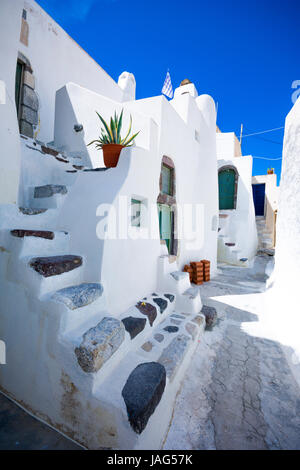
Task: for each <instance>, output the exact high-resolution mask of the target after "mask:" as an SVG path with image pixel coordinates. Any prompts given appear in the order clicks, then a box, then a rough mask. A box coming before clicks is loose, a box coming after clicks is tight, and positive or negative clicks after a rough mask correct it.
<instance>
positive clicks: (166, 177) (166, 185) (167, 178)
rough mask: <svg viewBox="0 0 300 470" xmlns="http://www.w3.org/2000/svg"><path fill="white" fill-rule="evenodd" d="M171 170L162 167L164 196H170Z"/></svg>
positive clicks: (164, 166)
mask: <svg viewBox="0 0 300 470" xmlns="http://www.w3.org/2000/svg"><path fill="white" fill-rule="evenodd" d="M172 172H173V170H172V168H169V167H168V166H166V165H163V166H162V171H161V174H162V192H163V193H164V194H169V195H170V196H172V190H173V188H172Z"/></svg>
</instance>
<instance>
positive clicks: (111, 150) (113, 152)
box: [102, 144, 124, 168]
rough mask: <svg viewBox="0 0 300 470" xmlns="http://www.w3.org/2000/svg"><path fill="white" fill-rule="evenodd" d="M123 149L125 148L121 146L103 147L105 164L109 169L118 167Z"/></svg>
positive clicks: (110, 145)
mask: <svg viewBox="0 0 300 470" xmlns="http://www.w3.org/2000/svg"><path fill="white" fill-rule="evenodd" d="M122 148H124V146H123V145H119V144H105V145H102V150H103V158H104V164H105V166H106V167H107V168H114V167H116V166H117V164H118V161H119V157H120V153H121V150H122Z"/></svg>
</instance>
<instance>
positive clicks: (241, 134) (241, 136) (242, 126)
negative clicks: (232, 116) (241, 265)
mask: <svg viewBox="0 0 300 470" xmlns="http://www.w3.org/2000/svg"><path fill="white" fill-rule="evenodd" d="M243 128H244V125H243V123H242V124H241V133H240V146H242V138H243Z"/></svg>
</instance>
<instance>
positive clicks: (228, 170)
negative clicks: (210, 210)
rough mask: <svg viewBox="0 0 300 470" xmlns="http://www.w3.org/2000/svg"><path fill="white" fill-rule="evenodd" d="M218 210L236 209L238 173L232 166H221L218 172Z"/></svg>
mask: <svg viewBox="0 0 300 470" xmlns="http://www.w3.org/2000/svg"><path fill="white" fill-rule="evenodd" d="M218 180H219V210H225V209H236V199H237V185H238V172H237V169H236V168H235V167H234V166H229V165H228V166H223V167H222V168H220V169H219V172H218Z"/></svg>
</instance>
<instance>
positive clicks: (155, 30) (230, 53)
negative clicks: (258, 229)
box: [38, 0, 300, 176]
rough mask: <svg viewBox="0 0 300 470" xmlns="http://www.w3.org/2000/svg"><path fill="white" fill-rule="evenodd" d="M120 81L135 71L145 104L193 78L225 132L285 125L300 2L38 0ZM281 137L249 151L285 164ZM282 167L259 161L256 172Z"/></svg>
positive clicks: (251, 141)
mask: <svg viewBox="0 0 300 470" xmlns="http://www.w3.org/2000/svg"><path fill="white" fill-rule="evenodd" d="M38 3H39V4H40V5H41V6H42V7H43V8H44V9H45V10H46V11H47V12H48V13H49V14H50V15H51V16H52V17H53V18H54V19H55V20H56V21H57V22H58V23H59V24H60V25H61V26H62V27H63V28H64V29H65V30H66V31H67V32H68V33H69V34H70V35H71V36H72V37H73V38H74V39H75V40H76V41H77V42H78V43H79V44H80V45H81V46H82V47H83V48H84V49H85V50H86V51H87V52H88V53H89V54H90V55H91V56H92V57H93V58H94V59H95V60H96V61H97V62H98V63H99V64H100V65H101V66H102V67H103V68H104V69H105V70H106V71H107V72H108V73H109V74H110V75H111V76H112V77H113V78H114V79H115V80H117V79H118V76H119V74H120V73H121V72H122V71H124V70H127V71H129V72H132V73H134V75H135V78H136V81H137V99H140V98H145V97H149V96H155V95H159V94H160V92H161V88H162V85H163V81H164V78H165V75H166V71H167V69H168V68H169V69H170V74H171V79H172V84H173V88H175V87H177V86H178V85H179V83H180V81H181V80H183V79H184V78H189V79H190V80H191V81H193V82H194V83H195V85H196V87H197V89H198V92H199V94H202V93H208V94H210V95H211V96H212V97H213V98H214V99H215V101H216V102H218V125H219V127H220V128H221V130H222V131H223V132H230V131H235V132H236V134H237V135H239V133H240V126H241V123H243V125H244V134H245V135H247V134H251V133H254V132H258V131H263V130H266V129H273V128H278V127H281V126H284V120H285V116H286V114H287V113H288V112H289V110H290V109H291V107H292V100H291V97H292V93H293V91H295V90H293V89H292V88H291V87H292V82H293V81H295V80H300V67H299V63H300V62H299V53H300V27H299V16H300V2H299V0H244V1H240V0H214V1H207V0H205V1H203V0H184V1H182V0H165V1H162V0H151V1H150V0H84V1H83V0H38ZM282 140H283V130H279V131H276V132H271V133H268V134H262V135H258V136H253V137H245V138H244V139H243V143H242V150H243V154H244V155H247V154H252V155H254V156H260V157H267V158H278V157H281V153H282ZM268 167H274V168H275V171H276V173H277V174H278V176H279V175H280V170H281V161H267V160H258V159H254V168H253V174H263V173H266V171H267V168H268Z"/></svg>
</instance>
